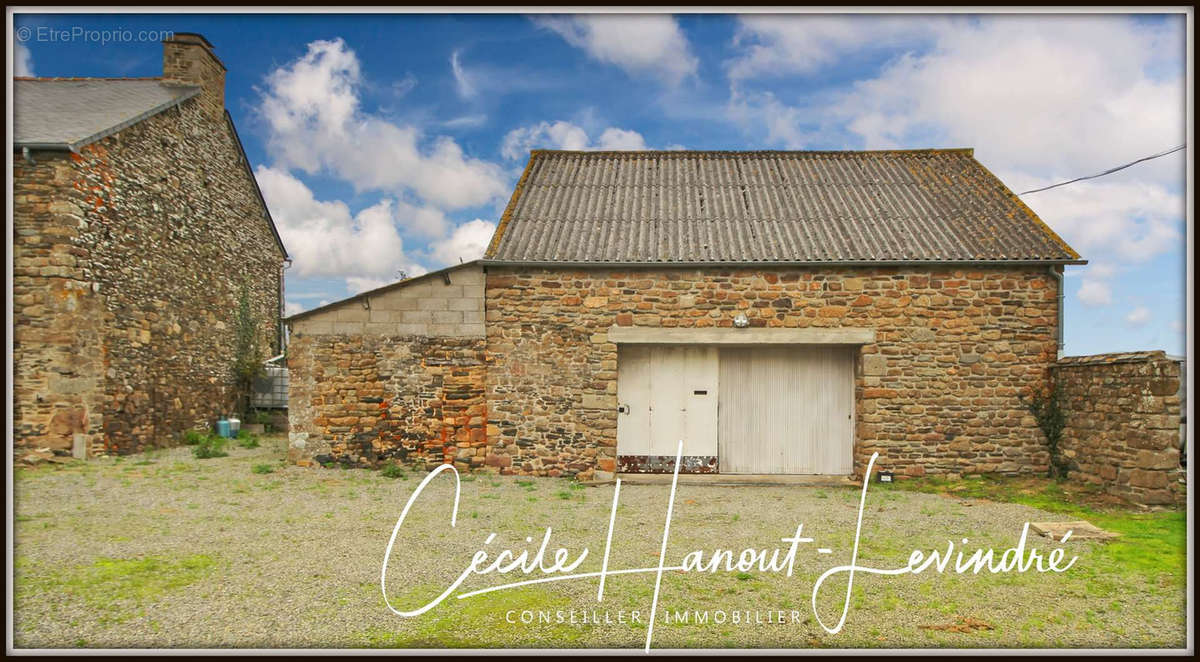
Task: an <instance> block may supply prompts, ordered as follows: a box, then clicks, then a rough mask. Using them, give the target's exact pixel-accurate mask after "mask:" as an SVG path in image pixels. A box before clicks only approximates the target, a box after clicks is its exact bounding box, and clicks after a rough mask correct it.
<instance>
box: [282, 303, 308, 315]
mask: <svg viewBox="0 0 1200 662" xmlns="http://www.w3.org/2000/svg"><path fill="white" fill-rule="evenodd" d="M302 312H304V304H302V303H296V302H295V301H285V302H284V304H283V316H284V317H291V316H292V315H295V314H296V313H302Z"/></svg>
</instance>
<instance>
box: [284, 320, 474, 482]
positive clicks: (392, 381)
mask: <svg viewBox="0 0 1200 662" xmlns="http://www.w3.org/2000/svg"><path fill="white" fill-rule="evenodd" d="M484 364H485V353H484V342H483V339H481V338H436V337H425V336H376V335H362V334H353V335H334V334H323V335H298V336H294V337H293V340H292V343H291V345H290V346H289V348H288V367H289V368H290V374H289V381H290V384H289V403H288V404H289V408H290V411H289V415H290V418H291V421H292V425H291V430H290V433H289V436H290V437H291V448H290V450H289V459H290V460H291V461H293V462H296V463H298V464H301V465H310V464H312V463H314V462H317V463H322V464H326V463H331V462H334V463H341V464H347V465H353V466H369V467H373V466H379V465H381V464H383V463H386V462H390V461H397V462H400V463H403V464H405V465H419V466H426V467H432V466H436V465H438V464H441V463H443V462H453V463H454V464H455V465H456V466H458V467H459V468H461V469H465V470H466V469H472V468H480V467H482V466H484V463H485V460H486V450H487V449H486V445H487V432H486V430H487V425H488V421H487V405H486V402H485V400H484V397H485V391H484V380H485V378H486V368H485V365H484Z"/></svg>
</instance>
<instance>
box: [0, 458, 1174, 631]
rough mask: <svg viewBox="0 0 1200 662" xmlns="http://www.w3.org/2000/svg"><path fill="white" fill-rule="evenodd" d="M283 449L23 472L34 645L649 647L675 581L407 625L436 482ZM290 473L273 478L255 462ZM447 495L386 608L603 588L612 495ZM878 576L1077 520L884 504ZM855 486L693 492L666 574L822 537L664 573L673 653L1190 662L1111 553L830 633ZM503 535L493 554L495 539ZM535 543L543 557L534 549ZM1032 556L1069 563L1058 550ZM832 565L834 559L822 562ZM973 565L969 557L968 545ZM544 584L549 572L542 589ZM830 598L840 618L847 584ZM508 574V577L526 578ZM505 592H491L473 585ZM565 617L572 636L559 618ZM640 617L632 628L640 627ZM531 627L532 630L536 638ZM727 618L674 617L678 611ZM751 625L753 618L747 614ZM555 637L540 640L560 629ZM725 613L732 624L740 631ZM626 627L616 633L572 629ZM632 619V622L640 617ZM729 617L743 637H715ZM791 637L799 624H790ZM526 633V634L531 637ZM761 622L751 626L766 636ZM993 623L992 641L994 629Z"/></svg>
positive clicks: (1164, 598)
mask: <svg viewBox="0 0 1200 662" xmlns="http://www.w3.org/2000/svg"><path fill="white" fill-rule="evenodd" d="M283 443H284V442H283V441H282V440H279V439H274V440H269V441H268V442H267V443H265V444H264V446H263V447H261V448H257V449H241V448H234V449H233V450H232V452H231V455H230V457H225V458H217V459H209V460H196V459H193V458H192V456H191V454H190V453H189V449H187V448H180V449H172V450H167V451H159V452H156V453H153V454H149V455H145V456H135V457H127V458H122V459H120V460H113V459H103V460H96V461H91V462H88V463H79V464H73V465H68V466H64V467H46V468H38V469H34V470H18V471H17V474H16V484H15V493H16V502H15V506H14V510H15V516H16V523H15V554H14V557H15V559H16V561H15V568H16V593H15V610H14V611H15V613H14V632H15V634H14V636H15V645H16V646H17V647H18V648H31V647H32V648H56V647H75V646H86V647H104V648H107V647H129V648H140V647H194V648H216V647H272V648H273V647H293V648H306V647H330V648H333V647H364V646H400V647H446V646H468V647H476V646H482V647H604V648H618V647H622V648H623V647H641V646H642V645H644V642H645V638H646V624H645V621H646V620H647V618H648V614H649V610H650V606H651V601H652V597H653V588H654V574H653V573H648V574H637V575H621V576H610V577H609V578H608V579H607V580H606V588H605V597H604V601H603V602H602V603H598V602H597V601H596V589H597V582H596V580H594V579H583V580H574V581H563V582H554V583H544V584H538V585H534V586H528V587H524V588H519V589H514V590H508V591H500V592H495V593H489V594H485V595H479V596H476V597H471V598H467V599H462V600H459V599H456V598H453V597H451V598H449V599H447V600H446V601H445V602H443V603H442V604H441V605H439V606H438V607H436V608H434V609H432V610H430V611H429V612H428V613H425V614H423V615H421V616H418V617H416V618H411V619H405V618H400V617H397V616H395V615H393V614H391V613H390V612H388V611H387V609H386V607H385V606H384V604H383V601H382V599H381V596H380V592H379V587H378V581H379V570H380V562H381V561H382V558H383V552H384V548H385V546H386V544H387V539H388V536H389V534H390V532H391V529H392V527H393V525H394V524H395V521H396V518H397V517H398V515H399V513H400V510H401V508H402V507H403V505H404V503H405V502H406V500H407V499H408V497H409V496H410V495H411V494H412V492H413V490H414V489H415V488H416V487H417V485H418V483H419V482H420V480H421V479H422V478H423V477H424V474H423V473H420V474H418V473H412V472H410V473H408V475H407V476H404V477H400V478H387V477H385V476H383V475H381V474H380V473H379V472H370V471H365V470H339V469H303V468H298V467H288V466H284V465H283V464H282V462H281V461H280V460H279V458H281V457H282V456H283V453H284V448H283ZM263 464H267V465H269V466H268V467H264V468H260V469H259V471H265V470H266V469H267V468H271V469H273V471H272V472H271V473H255V472H254V471H252V468H253V467H254V466H255V465H263ZM449 484H450V481H449V480H444V479H443V478H440V477H439V478H438V479H436V480H435V481H434V482H433V483H431V484H430V486H429V488H428V489H427V490H426V492H425V494H423V495H422V497H421V498H420V500H419V501H418V502H417V503H416V505H415V506H414V507H413V511H412V513H411V515H410V518H409V521H408V522H406V523H405V525H404V527H403V529H402V531H401V534H400V537H399V538H398V540H397V548H396V552H395V553H394V555H393V557H392V561H391V565H390V568H389V593H390V594H392V595H393V601H394V603H395V604H396V605H397V606H398V607H400V608H403V609H413V608H415V607H416V606H418V605H420V604H423V603H425V602H427V601H428V600H429V599H431V598H432V597H433V596H435V595H437V594H438V593H440V592H441V591H442V590H443V589H444V588H445V587H446V586H447V585H449V584H450V582H452V581H453V579H454V578H455V577H456V576H458V574H459V573H461V572H462V570H463V569H464V568H465V567H466V566H467V564H468V562H469V561H470V559H471V556H472V554H473V553H474V552H475V551H476V550H477V549H479V548H480V547H481V546H482V547H484V548H485V549H487V550H489V551H490V552H492V553H498V552H499V551H500V550H501V549H507V548H513V549H527V548H528V549H530V550H531V551H536V549H537V546H538V545H539V544H540V542H541V539H542V536H543V535H544V534H545V528H546V527H547V526H549V527H553V532H552V534H551V540H550V545H549V549H550V550H551V551H552V550H554V549H557V548H558V547H559V546H563V547H567V548H569V549H570V550H572V552H571V556H572V558H574V555H575V554H577V553H578V552H579V551H580V550H582V549H583V548H585V547H586V548H588V549H589V550H590V554H589V557H588V559H587V560H586V561H585V562H584V563H583V564H582V565H581V566H580V568H579V569H578V570H577V572H591V571H595V570H598V569H599V567H600V564H601V561H602V557H603V551H604V542H605V533H606V531H607V524H608V519H609V513H610V508H611V504H612V496H613V487H612V486H611V485H608V486H600V487H584V486H580V485H576V484H572V483H570V482H569V481H566V480H563V479H517V478H511V477H495V476H487V475H485V476H479V477H471V478H470V479H469V481H468V482H464V483H463V484H462V488H463V490H462V502H461V504H460V508H459V515H458V525H457V527H455V528H453V529H452V528H450V526H449V516H450V508H451V505H452V489H451V488H450V487H449ZM872 489H873V491H872V492H871V493H870V494H869V495H868V498H867V508H866V511H865V518H864V523H863V533H862V548H861V551H860V564H861V565H868V566H874V567H881V568H893V567H901V566H904V565H906V563H907V560H908V556H909V554H910V553H911V551H912V550H914V549H923V550H930V549H939V550H941V549H945V547H946V545H947V542H948V541H954V542H955V544H956V545H959V544H961V543H960V541H961V539H962V538H969V540H970V543H969V549H970V550H971V551H973V550H974V549H975V547H976V546H984V547H987V546H994V547H995V548H996V549H997V551H998V552H999V551H1002V550H1003V549H1005V548H1007V547H1009V546H1011V545H1013V544H1015V542H1016V539H1017V537H1018V536H1019V534H1020V531H1021V527H1022V525H1023V524H1024V523H1025V522H1026V521H1039V520H1054V519H1056V517H1055V516H1054V515H1051V514H1049V513H1045V512H1041V511H1038V510H1034V509H1031V508H1027V507H1024V506H1019V505H1014V504H1005V503H993V502H989V501H982V500H974V501H964V500H961V499H957V498H950V497H945V496H939V495H927V494H918V493H912V492H903V491H896V490H877V491H876V490H874V487H873V488H872ZM668 491H669V487H664V486H635V485H623V486H622V488H621V495H620V497H621V498H620V508H619V510H618V512H617V516H616V527H615V533H614V535H613V546H612V553H611V558H610V560H609V568H610V569H619V568H639V567H653V566H655V565H656V564H657V559H658V553H659V545H660V544H661V533H662V525H663V520H664V517H665V514H666V506H667V496H668ZM858 496H859V495H858V491H857V490H855V489H847V488H818V487H797V486H778V487H768V486H754V487H716V486H681V487H680V488H679V493H678V495H677V497H676V503H675V512H674V517H673V519H672V524H671V538H670V545H669V548H668V551H667V558H668V563H669V564H670V563H678V562H680V561H681V560H682V559H683V557H684V555H685V554H687V553H688V552H691V551H693V550H713V549H714V548H720V549H732V550H736V551H740V550H742V549H743V548H747V547H753V548H767V549H768V550H770V549H774V548H775V547H786V545H785V544H784V543H781V542H779V541H780V539H781V538H784V537H787V536H790V535H792V534H793V532H794V531H795V529H796V526H797V525H799V524H801V523H803V524H804V529H803V535H805V536H808V537H811V538H813V539H814V540H813V542H811V543H804V544H803V545H801V546H800V547H799V551H798V552H797V554H796V562H795V574H794V575H793V576H792V577H790V578H789V577H787V576H785V575H784V574H783V573H774V574H773V573H764V572H760V571H759V570H758V569H754V570H751V571H747V572H730V573H726V572H720V573H716V574H706V573H687V574H685V573H681V572H678V571H676V572H668V573H666V574H665V575H664V577H663V582H662V591H661V598H660V604H659V614H660V619H659V620H656V621H655V631H654V640H653V643H654V646H655V647H656V648H673V647H767V648H781V647H803V648H809V647H835V648H857V647H889V648H890V647H987V648H994V647H1058V646H1069V647H1090V648H1091V647H1095V648H1101V647H1182V646H1183V645H1185V621H1184V591H1183V588H1182V586H1181V585H1178V584H1177V583H1176V582H1175V581H1174V580H1170V579H1168V580H1164V579H1162V578H1154V577H1141V576H1138V575H1129V576H1124V575H1123V576H1119V577H1112V576H1109V575H1107V574H1105V573H1103V572H1100V571H1098V570H1097V566H1096V565H1095V564H1089V562H1090V561H1091V560H1093V556H1094V555H1095V553H1096V549H1097V548H1096V546H1098V545H1100V544H1101V543H1091V542H1069V543H1067V547H1068V548H1069V554H1068V558H1070V556H1071V555H1073V554H1078V555H1079V560H1078V561H1077V563H1076V565H1075V567H1073V568H1072V569H1071V570H1069V571H1067V572H1066V573H1063V574H1048V575H1046V574H1043V575H1039V574H1037V573H1032V572H1031V573H1027V574H1024V575H1018V574H1008V575H988V574H983V575H978V576H976V575H971V574H967V575H965V576H960V575H956V574H953V573H946V574H941V575H939V574H937V573H932V572H927V573H924V574H921V575H918V576H912V575H907V576H897V577H886V576H873V575H863V574H861V573H860V574H859V575H857V576H856V578H855V589H854V591H853V594H852V598H851V608H850V612H849V616H848V619H847V621H846V626H845V628H844V629H843V630H842V631H841V632H840V633H838V634H836V635H831V634H828V633H826V632H825V631H824V630H823V629H822V628H821V627H820V625H819V624H818V623H817V622H816V621H815V620H814V619H813V612H812V608H811V607H810V604H809V599H810V592H811V590H812V586H813V583H814V581H815V580H816V578H817V576H819V575H820V574H821V573H822V572H824V571H825V570H826V569H828V568H831V567H833V566H835V565H840V564H843V563H846V562H848V557H849V554H850V550H851V548H852V546H853V534H854V523H855V518H856V515H857V507H858ZM493 532H494V533H496V534H497V536H496V539H495V540H493V542H492V543H490V544H487V545H485V544H484V540H485V539H486V538H487V536H488V534H489V533H493ZM526 536H529V537H530V538H531V540H532V541H531V542H530V543H526V542H525V537H526ZM1031 544H1035V545H1037V546H1038V547H1039V548H1041V549H1044V550H1046V552H1048V551H1049V550H1050V549H1053V548H1054V545H1052V544H1050V543H1048V542H1046V541H1045V540H1044V539H1032V540H1031ZM821 548H827V549H829V550H830V553H828V554H823V553H821V552H820V551H818V550H819V549H821ZM956 551H957V550H956ZM535 576H540V575H536V574H535V575H530V577H535ZM841 577H842V578H841V579H834V580H830V582H829V589H828V590H823V591H822V594H821V597H822V599H821V601H820V603H819V605H818V606H819V608H820V613H821V616H822V619H823V620H824V621H825V622H826V623H827V624H833V623H835V622H836V621H837V619H838V616H839V614H840V608H841V601H842V597H843V595H844V594H843V593H842V591H844V590H845V580H844V575H842V576H841ZM526 578H527V577H525V576H517V577H513V576H512V575H510V576H509V578H508V581H518V580H520V579H526ZM498 583H502V582H501V580H500V579H499V578H497V577H494V576H488V577H471V578H468V580H467V581H466V583H464V585H463V587H462V589H463V590H473V589H477V588H482V587H486V586H489V585H495V584H498ZM560 611H561V612H563V614H564V615H565V617H566V618H567V619H568V620H567V621H566V622H562V623H560V622H557V620H556V618H557V616H556V615H557V613H558V612H560ZM635 611H637V612H639V616H640V618H641V622H640V623H639V622H631V620H630V619H632V617H633V612H635ZM525 612H528V613H529V614H530V615H531V616H530V618H532V619H533V621H534V622H532V623H529V624H522V623H521V622H520V620H521V618H522V616H523V615H524V613H525ZM664 612H665V613H668V614H675V615H682V614H684V613H685V612H695V613H697V615H699V614H700V613H703V614H705V615H706V616H707V618H708V619H709V622H707V623H704V624H697V623H695V622H693V621H689V622H688V623H686V624H685V623H679V622H677V621H676V622H670V623H668V622H665V621H664V620H661V619H662V618H664V617H663V616H662V614H663V613H664ZM735 612H740V613H741V615H739V616H738V617H737V618H738V620H739V622H738V623H734V622H733V619H734V618H735V617H734V616H733V614H734V613H735ZM543 613H544V614H549V615H550V616H549V619H550V621H551V622H549V623H545V622H538V617H539V616H540V615H541V614H543ZM722 614H723V616H722ZM571 616H574V617H575V618H576V619H577V620H582V619H583V618H589V619H590V618H591V617H593V616H599V617H600V618H601V619H604V618H605V616H607V617H608V618H609V619H610V620H612V621H614V622H611V623H604V622H601V623H590V622H589V623H587V624H581V623H578V622H577V623H576V624H571V623H570V622H569V618H570V617H571ZM622 617H623V618H624V619H625V620H626V621H627V622H625V623H620V622H616V621H617V620H618V619H619V618H622ZM718 620H722V622H720V623H718V622H717V621H718ZM779 620H782V622H776V621H779ZM510 621H516V622H510ZM746 621H749V622H746ZM988 628H991V629H988Z"/></svg>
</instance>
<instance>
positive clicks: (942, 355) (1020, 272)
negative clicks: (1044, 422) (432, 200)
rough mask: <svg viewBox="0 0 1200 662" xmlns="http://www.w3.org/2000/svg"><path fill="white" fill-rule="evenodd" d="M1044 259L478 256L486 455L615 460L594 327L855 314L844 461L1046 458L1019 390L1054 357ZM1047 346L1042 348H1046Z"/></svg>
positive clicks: (963, 462)
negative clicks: (939, 262) (992, 262)
mask: <svg viewBox="0 0 1200 662" xmlns="http://www.w3.org/2000/svg"><path fill="white" fill-rule="evenodd" d="M1057 294H1058V293H1057V291H1056V289H1055V281H1054V279H1053V278H1052V277H1051V276H1050V274H1049V273H1048V271H1047V269H1046V268H1045V267H1032V266H1030V267H1024V266H1012V267H1007V268H999V267H997V268H949V267H930V268H925V269H918V268H844V267H837V268H833V267H831V268H822V269H816V268H814V269H799V268H796V269H756V270H751V269H736V270H735V269H725V270H722V269H688V268H647V269H638V270H606V269H592V270H581V269H517V268H512V267H503V268H502V267H489V270H488V276H487V288H486V317H487V353H488V367H487V392H488V400H489V403H490V409H489V412H488V413H489V417H490V422H491V425H490V426H489V427H488V430H489V444H490V451H489V455H488V463H489V464H491V465H494V466H497V467H500V468H501V470H502V471H503V472H505V473H516V474H534V475H550V476H554V475H577V476H579V477H581V478H587V477H590V476H592V475H593V474H594V472H595V471H596V470H597V469H598V470H601V471H613V470H614V468H615V465H616V426H617V423H616V421H617V419H616V416H617V413H616V405H617V398H616V376H617V346H616V344H614V343H612V342H609V340H608V336H607V330H608V329H609V327H611V326H613V325H614V324H615V325H620V326H643V327H714V326H721V327H728V326H732V324H733V318H734V316H735V315H736V314H737V313H745V314H746V316H747V317H748V318H749V319H750V324H751V326H755V327H797V328H800V327H814V328H836V327H862V328H872V329H875V331H876V343H875V344H873V345H867V346H864V347H862V348H861V351H860V353H859V356H858V360H857V366H856V374H857V377H856V387H855V388H856V396H857V397H856V400H857V423H858V426H857V430H856V443H855V465H856V470H857V471H862V470H863V469H864V467H865V464H866V461H867V459H868V458H869V457H870V454H871V453H873V452H875V451H878V452H879V453H880V459H879V461H878V464H877V466H878V467H879V468H884V469H891V470H893V471H896V472H898V473H900V474H902V475H907V476H923V475H934V474H936V475H941V476H957V475H962V474H967V473H982V472H998V473H1006V474H1031V473H1042V472H1044V471H1046V467H1047V462H1048V455H1047V453H1046V450H1045V445H1044V443H1043V441H1042V437H1041V432H1040V431H1039V430H1038V428H1037V426H1036V423H1035V421H1034V420H1033V418H1032V416H1030V415H1029V413H1028V411H1027V410H1026V408H1025V406H1024V405H1023V404H1022V403H1021V401H1020V399H1019V397H1018V394H1019V393H1020V392H1021V389H1022V388H1023V387H1025V386H1026V385H1028V384H1029V383H1031V382H1033V381H1035V380H1038V379H1041V378H1042V377H1043V376H1044V374H1045V371H1046V370H1047V369H1048V368H1049V366H1050V362H1051V361H1052V360H1053V356H1054V354H1055V349H1056V340H1055V333H1056V327H1057V324H1058V320H1057V317H1056V315H1057V311H1056V303H1057V302H1056V296H1057ZM1048 357H1049V358H1048Z"/></svg>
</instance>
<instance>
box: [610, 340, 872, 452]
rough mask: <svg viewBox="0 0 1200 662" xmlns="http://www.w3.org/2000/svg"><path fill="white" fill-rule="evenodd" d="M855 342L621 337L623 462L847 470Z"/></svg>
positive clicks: (619, 386)
mask: <svg viewBox="0 0 1200 662" xmlns="http://www.w3.org/2000/svg"><path fill="white" fill-rule="evenodd" d="M853 361H854V350H852V349H849V348H842V347H828V346H825V347H796V346H788V347H753V348H741V347H722V348H720V349H718V348H717V347H715V346H700V345H678V346H673V345H622V346H621V348H620V352H619V357H618V362H617V398H618V402H619V406H620V413H619V414H618V417H617V459H618V470H619V471H668V472H669V471H671V469H672V468H673V467H672V465H673V460H674V456H675V450H676V446H677V444H678V442H679V440H680V439H683V440H684V449H683V455H684V457H685V460H684V464H683V468H682V469H681V470H682V471H685V472H686V471H711V470H712V469H714V468H719V471H720V472H721V473H744V474H773V473H774V474H778V473H784V474H849V473H850V472H851V450H852V447H853V425H854V421H853V405H854V376H853V365H854V363H853Z"/></svg>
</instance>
